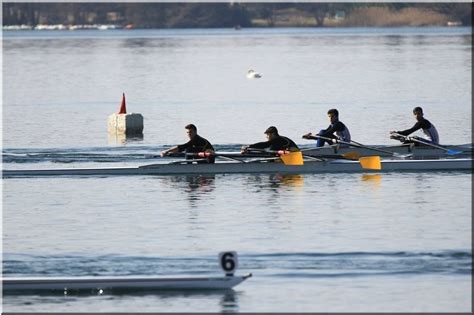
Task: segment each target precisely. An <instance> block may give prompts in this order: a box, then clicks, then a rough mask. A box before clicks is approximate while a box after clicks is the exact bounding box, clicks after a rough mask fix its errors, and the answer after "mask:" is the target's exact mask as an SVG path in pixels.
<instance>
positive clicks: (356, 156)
mask: <svg viewBox="0 0 474 315" xmlns="http://www.w3.org/2000/svg"><path fill="white" fill-rule="evenodd" d="M341 155H342V157H344V158H346V159H349V160H358V159H359V158H360V154H359V153H358V152H355V151H351V152H347V153H344V154H341Z"/></svg>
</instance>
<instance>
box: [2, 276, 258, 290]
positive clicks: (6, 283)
mask: <svg viewBox="0 0 474 315" xmlns="http://www.w3.org/2000/svg"><path fill="white" fill-rule="evenodd" d="M251 276H252V274H251V273H248V274H246V275H243V276H223V277H189V278H185V277H146V278H145V277H143V278H136V277H75V278H66V277H55V278H54V277H53V278H3V280H2V282H3V291H4V292H6V291H38V290H64V291H67V290H107V289H121V290H127V289H142V290H147V289H148V290H196V289H199V290H218V289H230V288H232V287H234V286H236V285H238V284H239V283H241V282H243V281H244V280H245V279H247V278H250V277H251Z"/></svg>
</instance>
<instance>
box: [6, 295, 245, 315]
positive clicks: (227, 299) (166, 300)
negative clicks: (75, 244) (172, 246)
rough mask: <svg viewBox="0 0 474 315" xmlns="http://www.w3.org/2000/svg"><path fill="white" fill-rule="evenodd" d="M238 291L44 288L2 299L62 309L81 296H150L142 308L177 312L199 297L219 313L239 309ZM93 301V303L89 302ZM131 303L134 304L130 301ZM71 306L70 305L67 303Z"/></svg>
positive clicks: (12, 306)
mask: <svg viewBox="0 0 474 315" xmlns="http://www.w3.org/2000/svg"><path fill="white" fill-rule="evenodd" d="M237 295H238V293H236V292H235V291H234V290H233V289H229V290H223V291H212V290H211V291H199V290H188V291H186V290H184V291H182V290H175V291H173V290H171V291H169V290H149V289H148V290H145V289H144V290H140V289H138V290H104V291H103V292H102V293H99V292H98V291H97V290H80V291H75V292H70V293H69V292H68V294H63V292H62V291H61V290H60V291H46V292H32V293H31V294H26V295H25V294H21V295H18V294H12V295H5V296H4V298H3V306H4V308H6V309H8V310H9V311H10V312H15V311H21V310H24V309H22V306H25V305H31V304H35V305H36V306H39V307H40V306H42V305H47V304H49V303H54V304H55V305H56V309H61V308H62V306H64V307H68V306H67V305H68V304H71V303H72V302H80V300H83V299H89V298H91V297H94V296H96V297H97V298H96V299H95V301H96V302H97V303H100V305H101V306H104V303H105V304H107V303H111V304H114V302H115V303H116V302H117V301H120V302H123V300H124V299H125V300H127V299H130V300H135V299H137V298H138V299H143V301H144V303H145V301H147V302H150V298H151V299H152V300H153V301H154V302H153V303H145V304H149V305H144V307H145V308H144V309H142V310H147V308H149V307H150V305H151V304H152V305H153V307H154V308H155V309H154V311H156V307H157V306H158V307H159V306H163V307H166V308H168V309H169V308H170V307H171V308H173V309H174V310H176V311H179V310H180V309H185V308H184V307H183V305H186V304H187V303H189V302H190V301H191V300H202V301H203V304H207V303H206V301H208V302H211V305H215V307H216V310H217V312H219V313H236V312H238V310H239V300H238V296H237ZM91 303H94V302H91ZM131 305H133V303H131ZM69 307H70V306H69Z"/></svg>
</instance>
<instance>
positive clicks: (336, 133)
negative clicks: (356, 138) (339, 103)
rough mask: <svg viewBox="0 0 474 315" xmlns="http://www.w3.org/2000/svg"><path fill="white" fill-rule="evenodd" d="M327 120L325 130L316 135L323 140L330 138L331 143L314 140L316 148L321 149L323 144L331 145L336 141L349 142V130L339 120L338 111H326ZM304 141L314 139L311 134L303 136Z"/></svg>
mask: <svg viewBox="0 0 474 315" xmlns="http://www.w3.org/2000/svg"><path fill="white" fill-rule="evenodd" d="M328 118H329V122H330V125H329V127H327V128H326V129H322V130H320V131H319V133H318V134H317V135H318V136H322V137H325V138H332V139H334V140H333V141H331V140H327V139H322V138H317V140H316V147H322V146H324V144H325V143H327V144H328V145H331V144H333V143H337V140H342V141H344V142H351V133H350V132H349V129H348V128H347V127H346V125H344V124H343V123H342V121H340V120H339V111H338V110H337V109H335V108H332V109H330V110H328ZM303 138H304V139H314V138H315V137H314V136H313V134H312V133H311V132H310V133H307V134H305V135H303Z"/></svg>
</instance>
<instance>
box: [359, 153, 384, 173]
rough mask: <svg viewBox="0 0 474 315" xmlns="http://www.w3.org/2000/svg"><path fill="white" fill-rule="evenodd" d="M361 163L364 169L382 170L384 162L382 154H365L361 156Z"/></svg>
mask: <svg viewBox="0 0 474 315" xmlns="http://www.w3.org/2000/svg"><path fill="white" fill-rule="evenodd" d="M359 163H360V165H361V166H362V168H364V169H369V170H381V169H382V162H381V161H380V156H363V157H361V158H359Z"/></svg>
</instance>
